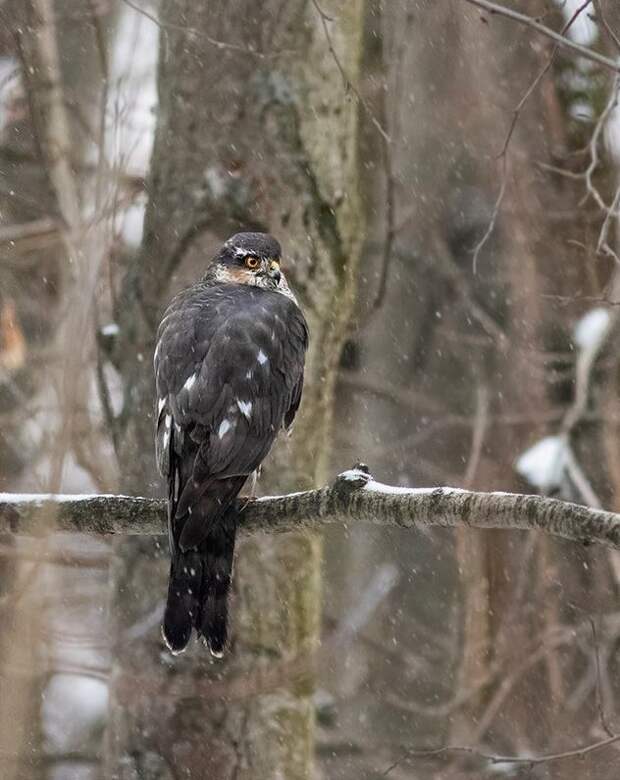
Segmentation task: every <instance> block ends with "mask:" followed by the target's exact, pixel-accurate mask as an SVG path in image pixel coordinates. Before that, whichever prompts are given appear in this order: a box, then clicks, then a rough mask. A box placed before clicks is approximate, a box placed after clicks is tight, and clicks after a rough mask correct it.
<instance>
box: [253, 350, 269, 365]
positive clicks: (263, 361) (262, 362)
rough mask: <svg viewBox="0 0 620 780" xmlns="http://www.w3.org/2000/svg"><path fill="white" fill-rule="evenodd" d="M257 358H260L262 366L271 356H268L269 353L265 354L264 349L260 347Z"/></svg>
mask: <svg viewBox="0 0 620 780" xmlns="http://www.w3.org/2000/svg"><path fill="white" fill-rule="evenodd" d="M256 360H258V362H259V363H260V364H261V366H264V365H265V363H266V362H267V361H268V360H269V358H268V357H267V355H265V353H264V352H263V350H262V349H259V351H258V355H257V356H256Z"/></svg>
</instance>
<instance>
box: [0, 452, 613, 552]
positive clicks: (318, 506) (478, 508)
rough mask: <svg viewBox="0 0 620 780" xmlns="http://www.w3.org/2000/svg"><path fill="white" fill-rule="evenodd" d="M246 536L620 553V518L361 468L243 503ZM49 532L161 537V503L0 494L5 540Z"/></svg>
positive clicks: (119, 498)
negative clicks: (495, 541) (507, 542)
mask: <svg viewBox="0 0 620 780" xmlns="http://www.w3.org/2000/svg"><path fill="white" fill-rule="evenodd" d="M237 509H239V510H240V511H241V523H240V530H241V532H242V533H245V534H251V533H255V532H267V533H275V532H282V531H292V530H302V529H305V530H316V529H319V528H321V527H322V526H324V525H326V524H328V523H346V524H351V523H353V522H360V523H372V524H375V525H380V526H388V525H390V526H399V527H401V528H427V527H431V526H442V527H456V526H470V527H472V528H503V529H513V530H514V529H522V530H530V531H531V530H540V531H544V532H545V533H548V534H551V535H552V536H560V537H562V538H564V539H571V540H573V541H577V542H582V543H598V544H603V545H606V546H608V547H614V548H616V549H620V514H614V513H612V512H604V511H602V510H599V509H591V508H589V507H585V506H580V505H578V504H570V503H568V502H565V501H558V500H557V499H553V498H545V497H543V496H527V495H519V494H515V493H476V492H473V491H469V490H459V489H457V488H449V487H442V488H413V489H411V488H402V487H391V486H389V485H383V484H381V483H380V482H375V480H374V479H373V478H372V477H371V475H370V473H369V472H368V469H367V467H366V466H364V465H363V464H358V465H357V466H356V467H355V468H353V469H351V470H349V471H345V472H343V473H342V474H339V475H338V476H337V477H336V479H335V480H334V482H333V483H332V484H331V485H327V486H326V487H323V488H321V489H319V490H308V491H305V492H302V493H291V494H288V495H284V496H268V497H266V498H259V499H255V500H249V499H239V500H238V502H237ZM46 529H53V530H61V531H74V532H75V531H79V532H82V533H95V534H164V533H166V506H165V502H164V501H163V500H160V499H151V498H135V497H130V496H114V495H92V496H70V495H64V496H52V495H16V494H12V493H0V533H11V532H12V533H18V534H36V533H41V532H43V531H45V530H46Z"/></svg>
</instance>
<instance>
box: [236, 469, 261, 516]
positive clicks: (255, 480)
mask: <svg viewBox="0 0 620 780" xmlns="http://www.w3.org/2000/svg"><path fill="white" fill-rule="evenodd" d="M261 469H262V466H259V467H258V468H257V469H255V470H254V471H253V472H252V473H251V474H250V493H249V495H247V496H240V498H241V499H242V500H243V501H244V504H243V506H242V507H241V509H242V510H243V509H245V508H246V506H247V505H248V504H249V503H250V501H254V499H255V498H256V485H257V484H258V479H259V477H260V472H261Z"/></svg>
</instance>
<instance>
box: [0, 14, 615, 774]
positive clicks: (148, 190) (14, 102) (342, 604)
mask: <svg viewBox="0 0 620 780" xmlns="http://www.w3.org/2000/svg"><path fill="white" fill-rule="evenodd" d="M502 2H503V3H504V5H505V6H508V5H510V6H511V7H512V8H513V9H516V10H517V11H519V12H520V13H522V14H525V15H528V16H529V17H530V18H531V19H536V20H537V22H538V23H539V24H542V25H544V26H545V27H546V28H550V29H553V30H555V31H556V32H558V33H562V34H563V35H564V36H565V38H566V39H568V40H569V41H571V42H572V43H573V44H577V45H579V46H582V47H585V50H584V49H582V50H578V49H577V48H572V49H571V48H567V47H565V46H561V47H558V46H556V45H555V43H554V41H553V40H551V39H550V38H548V37H545V36H544V35H540V34H539V33H538V32H536V31H535V30H534V29H533V28H532V27H531V26H528V25H527V24H519V23H517V22H516V21H515V20H514V19H507V18H505V17H503V16H502V15H499V14H492V13H489V12H487V11H485V10H484V9H481V8H480V7H476V6H475V5H474V4H472V3H470V2H468V0H383V1H381V0H347V1H346V2H338V1H337V0H261V2H255V1H254V0H230V1H228V2H227V1H226V0H159V1H158V0H0V491H12V492H63V493H99V492H127V493H135V494H142V495H156V494H160V492H161V486H160V485H159V483H158V481H157V479H156V471H155V467H154V458H153V443H152V438H153V437H152V423H153V421H152V403H153V398H152V396H153V389H152V386H153V381H152V350H153V342H154V335H155V328H156V323H157V322H158V318H159V317H160V316H161V313H162V311H163V308H164V307H165V305H166V303H167V302H168V300H169V299H170V297H171V296H172V294H173V293H174V292H175V291H177V290H178V289H180V288H181V287H183V286H184V285H186V284H188V283H189V282H190V281H193V280H195V279H196V278H198V277H199V276H200V275H201V274H202V272H203V269H204V268H205V266H206V264H207V262H208V260H209V259H210V257H211V256H212V254H213V252H214V250H215V248H216V247H217V246H218V245H219V244H220V243H221V242H222V241H223V240H225V239H226V238H227V237H228V236H229V235H230V234H232V233H233V232H235V231H238V230H241V229H259V230H269V231H270V232H272V233H273V234H274V235H276V236H277V237H278V238H279V240H280V241H281V243H282V245H283V250H284V257H285V261H284V266H285V268H286V272H287V275H288V277H289V280H291V281H292V283H293V285H294V287H295V288H296V290H297V291H298V293H299V296H300V299H301V302H302V305H303V308H304V310H305V312H306V314H307V317H308V320H309V324H310V329H311V335H312V347H311V352H310V354H309V360H308V368H307V377H308V383H307V389H306V392H305V397H304V402H303V404H302V415H301V419H300V420H299V424H298V425H297V426H296V430H295V432H294V435H293V437H292V439H291V440H290V441H288V442H283V443H281V444H280V445H279V448H278V451H277V452H275V453H274V455H273V456H272V457H271V459H270V462H269V466H268V467H267V468H266V469H265V472H264V474H263V478H262V480H261V482H260V484H259V489H260V490H261V491H262V492H263V493H269V492H276V491H283V490H294V489H301V488H303V487H307V486H310V485H313V484H320V483H322V482H323V481H325V480H327V479H328V478H330V477H331V476H333V475H334V474H335V473H337V472H338V471H341V470H342V469H344V468H348V467H349V466H350V465H351V464H352V463H354V462H355V461H356V460H359V459H361V460H363V461H365V462H367V463H368V464H369V465H370V467H371V470H372V472H373V474H374V475H375V476H376V477H377V478H378V479H380V480H382V481H384V482H388V483H390V484H397V485H411V486H434V485H452V486H457V487H459V486H460V487H468V488H476V489H478V490H508V491H511V490H514V491H520V492H528V491H529V492H532V491H533V492H540V493H544V494H551V495H557V496H559V497H562V498H566V499H569V500H573V501H576V502H579V503H584V504H588V505H591V506H603V507H606V508H608V509H610V510H614V511H620V435H619V426H620V405H619V403H618V391H619V382H620V349H618V344H619V343H620V342H619V339H618V335H619V330H620V325H619V324H618V319H619V314H620V308H619V302H620V259H619V257H618V254H620V248H619V241H618V235H619V234H618V216H619V208H620V177H619V171H620V109H619V108H618V107H617V99H618V86H619V83H620V76H619V74H618V70H617V66H615V65H614V63H616V62H618V61H620V5H619V4H618V3H617V0H591V1H590V2H585V1H584V0H563V2H560V1H559V0H522V1H521V2H518V3H517V2H512V3H509V2H508V0H502ZM482 5H485V4H484V3H483V4H482ZM487 5H488V4H487ZM589 53H591V54H592V55H593V56H590V54H589ZM614 68H615V70H614ZM136 522H137V523H139V518H136ZM46 530H48V531H49V534H47V535H46V536H45V538H44V540H41V539H38V540H34V539H26V538H20V539H18V540H14V539H12V538H9V537H7V538H4V539H2V540H0V627H1V628H0V776H1V777H2V778H3V780H22V779H24V778H25V779H27V780H30V779H32V780H34V779H36V780H44V779H45V780H69V779H71V780H91V779H92V780H95V779H98V778H104V777H106V778H107V777H110V778H122V780H142V779H145V780H180V779H181V778H190V779H192V780H199V779H202V778H208V779H209V780H233V779H234V780H249V779H250V778H252V779H253V780H272V779H273V780H276V778H281V779H283V780H302V779H303V780H309V779H310V778H313V779H317V780H318V779H319V778H325V780H358V778H379V777H385V776H387V777H391V778H393V780H404V779H405V778H411V779H413V778H452V779H454V780H457V779H458V778H480V777H494V776H502V775H503V776H513V777H528V778H550V779H551V778H554V779H557V778H562V779H566V780H569V779H570V780H572V779H573V778H574V779H575V780H577V778H579V780H584V778H585V779H587V778H592V779H594V778H596V780H606V779H607V778H609V779H610V780H611V778H617V777H618V774H619V771H618V767H619V766H620V753H619V752H618V751H619V750H620V742H619V743H614V744H611V745H609V746H608V747H606V748H605V749H601V750H595V751H592V752H591V753H589V754H588V755H587V756H585V757H581V758H570V757H568V758H564V759H562V760H558V761H551V762H548V761H546V762H541V763H538V764H533V765H520V764H515V763H511V762H494V761H491V760H488V759H485V758H484V757H483V756H482V755H481V752H485V753H487V754H490V755H495V756H497V755H519V756H523V757H527V756H534V755H540V754H542V753H549V752H552V753H556V752H564V751H570V750H573V749H575V748H579V747H582V746H584V745H587V744H593V743H596V742H597V741H599V740H602V739H605V738H606V737H607V736H608V735H610V734H615V733H616V730H620V720H619V718H620V713H619V712H617V710H618V708H619V707H620V698H619V696H620V683H619V680H620V656H619V651H620V611H619V610H618V591H619V589H620V556H619V555H618V553H616V552H614V551H609V550H604V549H602V548H600V549H599V548H593V547H585V546H583V547H580V546H578V545H574V544H569V543H563V542H560V541H556V540H550V539H549V538H547V537H543V536H542V535H535V534H521V533H517V532H512V533H506V532H492V531H488V532H481V531H476V530H472V529H459V530H457V531H456V532H451V531H441V530H438V531H435V532H433V533H432V535H428V536H426V535H421V534H418V533H414V532H412V531H407V530H397V529H385V528H374V527H359V526H356V527H354V528H344V527H333V528H330V529H329V530H328V531H326V532H325V533H324V534H323V536H322V538H321V539H319V538H317V537H313V536H310V535H308V534H305V535H302V534H290V535H287V536H286V537H279V538H277V539H275V538H266V537H265V538H258V537H256V538H252V539H249V540H247V539H246V540H244V541H243V543H242V544H241V545H240V548H239V550H238V555H237V563H236V573H235V578H236V579H235V594H234V603H233V607H232V609H233V614H234V619H233V620H234V622H233V626H232V631H233V635H234V636H233V644H232V647H231V651H230V653H229V654H228V655H227V657H226V658H225V660H224V661H222V662H214V661H213V660H212V659H211V658H210V657H209V656H208V654H207V653H206V652H205V651H204V649H203V648H202V647H201V646H199V645H192V647H191V648H190V650H189V651H188V652H187V653H186V655H184V656H182V657H179V658H173V657H172V656H170V655H169V653H167V651H166V650H165V648H164V647H163V645H162V642H161V639H160V634H159V621H160V617H161V612H162V608H163V599H164V596H165V590H166V584H165V583H166V575H167V550H166V542H165V540H162V539H152V538H148V537H142V538H140V539H139V540H135V539H134V540H132V541H128V540H125V539H119V540H114V541H110V540H108V539H103V538H96V537H93V536H82V535H61V534H54V533H53V531H54V517H52V516H50V517H49V518H48V522H47V528H46ZM445 745H467V746H472V747H474V748H476V750H477V751H478V752H473V753H470V754H464V753H455V752H451V751H446V752H440V753H438V754H436V755H430V756H415V755H413V754H408V753H407V752H406V751H407V750H412V751H415V750H421V749H424V748H428V747H430V748H434V747H440V746H445Z"/></svg>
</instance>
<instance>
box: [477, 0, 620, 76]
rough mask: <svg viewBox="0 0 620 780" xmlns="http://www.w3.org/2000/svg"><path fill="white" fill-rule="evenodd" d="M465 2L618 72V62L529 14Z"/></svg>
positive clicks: (486, 1)
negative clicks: (576, 41)
mask: <svg viewBox="0 0 620 780" xmlns="http://www.w3.org/2000/svg"><path fill="white" fill-rule="evenodd" d="M465 2H466V3H470V5H475V6H477V7H478V8H482V9H483V10H484V11H488V13H490V14H497V15H498V16H505V17H506V18H507V19H512V20H513V21H514V22H518V23H519V24H523V25H525V26H526V27H530V28H531V29H532V30H536V32H538V33H540V34H541V35H544V36H545V37H546V38H550V39H551V40H552V41H555V43H556V44H557V45H558V46H562V47H563V48H565V49H572V50H573V51H574V52H577V53H578V54H581V56H582V57H585V58H586V59H588V60H592V62H597V63H598V64H599V65H602V66H603V67H605V68H608V69H609V70H611V71H613V72H614V73H620V64H618V63H617V62H614V60H612V59H610V58H609V57H605V56H604V55H603V54H599V53H598V52H597V51H594V50H593V49H588V47H587V46H582V45H581V44H579V43H575V41H572V40H571V39H570V38H566V37H564V36H563V35H561V34H560V33H558V32H556V31H555V30H552V29H551V28H550V27H545V25H544V24H541V23H540V22H539V21H537V20H536V19H534V18H533V17H531V16H527V15H526V14H521V13H519V12H518V11H513V9H512V8H506V6H503V5H500V4H499V3H492V2H490V0H465Z"/></svg>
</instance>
